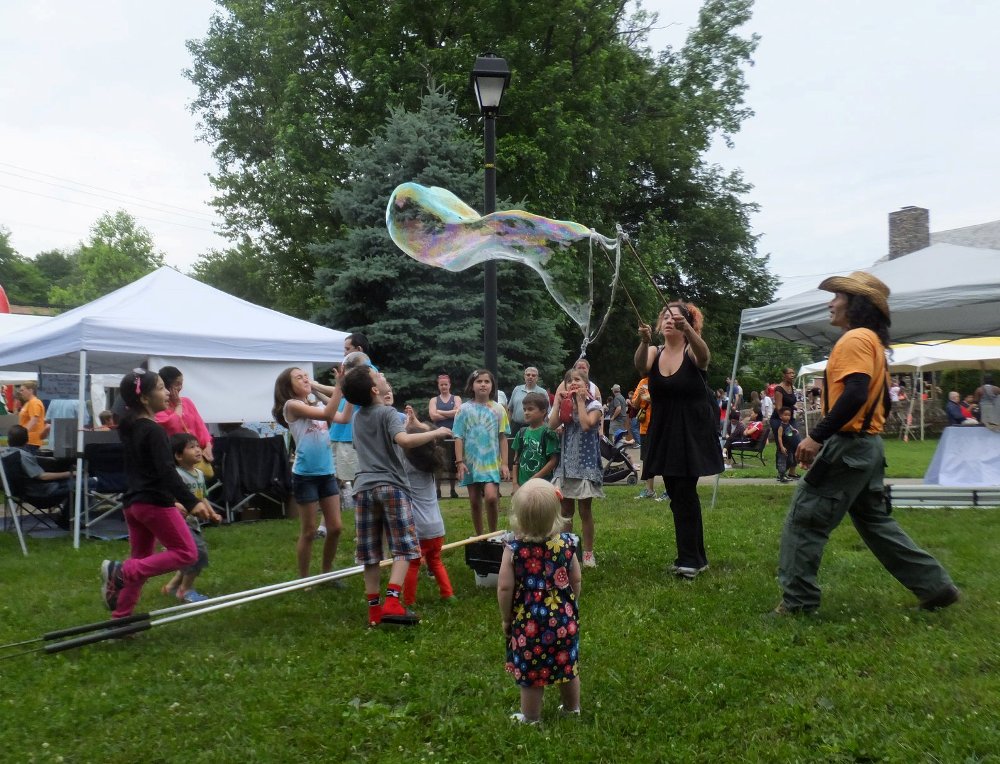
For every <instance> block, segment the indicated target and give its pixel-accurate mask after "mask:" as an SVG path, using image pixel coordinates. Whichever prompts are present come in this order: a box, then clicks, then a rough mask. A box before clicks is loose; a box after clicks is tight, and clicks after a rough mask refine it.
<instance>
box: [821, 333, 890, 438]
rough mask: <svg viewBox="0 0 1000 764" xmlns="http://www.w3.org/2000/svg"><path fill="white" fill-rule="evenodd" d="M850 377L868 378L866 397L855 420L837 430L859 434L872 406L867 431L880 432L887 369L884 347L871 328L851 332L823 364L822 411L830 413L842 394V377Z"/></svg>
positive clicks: (839, 341) (883, 418) (883, 413)
mask: <svg viewBox="0 0 1000 764" xmlns="http://www.w3.org/2000/svg"><path fill="white" fill-rule="evenodd" d="M851 374H867V375H868V376H869V377H870V378H871V380H870V381H869V383H868V398H867V400H866V401H865V405H864V406H862V407H861V408H860V409H858V413H857V414H855V415H854V418H853V419H851V421H850V422H848V423H847V424H846V425H845V426H844V427H842V428H841V429H840V431H841V432H861V424H862V423H863V422H864V421H865V415H866V414H867V413H868V410H869V409H870V408H871V407H872V404H875V411H874V413H873V414H872V422H871V425H870V426H869V428H868V432H870V433H879V432H882V428H883V427H884V426H885V411H884V410H883V408H884V407H883V406H882V404H881V401H882V396H883V394H884V392H885V385H886V384H887V379H888V374H889V368H888V365H887V364H886V361H885V348H884V347H883V346H882V343H881V342H880V341H879V338H878V335H877V334H875V332H873V331H872V330H871V329H851V330H850V331H848V332H845V333H844V335H843V336H842V337H841V338H840V339H839V340H838V341H837V344H836V345H834V346H833V351H832V352H831V353H830V360H829V361H827V362H826V384H825V385H823V410H824V411H829V410H830V409H832V408H833V406H834V404H836V402H837V399H838V398H840V396H841V395H842V394H843V392H844V378H845V377H847V376H849V375H851Z"/></svg>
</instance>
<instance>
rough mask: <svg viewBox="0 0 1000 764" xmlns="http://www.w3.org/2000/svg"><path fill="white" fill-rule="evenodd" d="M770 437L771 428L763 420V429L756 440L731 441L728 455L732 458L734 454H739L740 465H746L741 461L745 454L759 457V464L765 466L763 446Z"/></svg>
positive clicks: (734, 456)
mask: <svg viewBox="0 0 1000 764" xmlns="http://www.w3.org/2000/svg"><path fill="white" fill-rule="evenodd" d="M770 437H771V428H770V426H769V423H768V422H764V429H763V430H761V433H760V437H759V438H757V440H751V441H749V442H743V441H738V442H736V443H733V445H732V447H731V448H730V449H729V455H730V457H732V458H733V459H734V460H735V458H736V455H737V454H739V456H740V466H741V467H744V466H746V465H745V464H744V463H743V459H744V457H746V456H751V457H754V458H757V459H760V464H761V466H762V467H766V466H767V464H765V462H764V448H765V447H766V446H767V441H768V438H770Z"/></svg>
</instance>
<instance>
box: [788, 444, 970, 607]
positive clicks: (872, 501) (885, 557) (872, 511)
mask: <svg viewBox="0 0 1000 764" xmlns="http://www.w3.org/2000/svg"><path fill="white" fill-rule="evenodd" d="M820 459H822V460H825V461H827V462H829V464H828V465H826V470H825V472H826V474H825V475H824V476H823V478H822V480H821V481H820V484H819V485H815V486H814V485H810V484H809V483H807V482H806V481H805V480H802V481H800V482H799V485H798V486H796V489H795V494H794V495H793V496H792V504H791V507H790V508H789V510H788V517H787V518H786V519H785V526H784V529H783V530H782V533H781V552H780V554H779V559H778V583H779V584H780V585H781V590H782V597H783V602H784V605H785V607H786V608H787V609H788V610H790V611H800V610H805V611H811V610H815V609H816V608H818V607H819V599H820V588H819V585H818V583H817V581H816V579H817V575H818V573H819V564H820V561H821V560H822V558H823V549H824V547H825V546H826V542H827V541H828V540H829V539H830V533H832V532H833V529H834V528H836V527H837V526H838V525H839V524H840V521H841V520H843V519H844V514H845V513H850V515H851V521H852V522H853V523H854V527H855V528H857V530H858V533H859V534H860V535H861V538H862V540H864V542H865V544H867V545H868V548H869V549H870V550H871V551H872V553H873V554H874V555H875V557H877V558H878V561H879V562H881V563H882V565H883V566H884V567H885V569H886V570H888V571H889V572H890V573H892V575H893V576H895V577H896V579H897V580H898V581H899V582H900V583H901V584H902V585H903V586H905V587H906V588H907V589H909V590H910V591H911V592H913V593H914V594H915V595H916V596H917V597H918V598H919V599H920V600H925V599H927V598H929V597H931V596H933V595H935V594H937V593H938V592H940V591H941V590H942V589H944V588H945V587H946V586H948V585H949V584H951V583H952V581H951V578H950V577H949V575H948V573H947V571H945V569H944V568H943V567H941V564H940V563H939V562H938V561H937V560H936V559H934V558H933V557H932V556H931V555H929V554H928V553H927V552H925V551H924V550H923V549H920V548H919V547H918V546H917V545H916V544H914V543H913V541H912V539H910V537H909V536H907V535H906V533H905V532H904V531H903V529H902V528H900V527H899V523H897V522H896V521H895V520H894V519H893V518H892V517H891V516H890V515H889V513H888V512H887V511H886V507H885V500H884V496H883V477H884V475H885V452H884V450H883V445H882V438H881V437H879V436H877V435H863V436H850V435H834V436H833V437H831V438H830V439H829V440H828V441H826V443H824V444H823V448H822V449H821V450H820V453H819V456H818V457H817V464H818V463H819V461H820ZM817 474H819V473H818V472H817Z"/></svg>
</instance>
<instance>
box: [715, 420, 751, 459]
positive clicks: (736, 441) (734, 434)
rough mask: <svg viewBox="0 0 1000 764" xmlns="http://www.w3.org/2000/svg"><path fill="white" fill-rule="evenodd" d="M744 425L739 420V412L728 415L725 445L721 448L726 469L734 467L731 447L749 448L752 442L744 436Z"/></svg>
mask: <svg viewBox="0 0 1000 764" xmlns="http://www.w3.org/2000/svg"><path fill="white" fill-rule="evenodd" d="M746 431H747V428H746V425H745V424H743V422H742V421H741V420H740V412H739V411H733V412H731V413H730V414H729V434H728V436H727V437H726V445H725V446H723V447H722V457H723V461H724V462H725V464H726V467H733V466H735V464H736V463H735V462H734V461H733V450H732V449H733V446H736V447H737V448H749V447H750V446H751V445H753V441H752V440H751V439H750V438H749V437H748V436H747V434H746Z"/></svg>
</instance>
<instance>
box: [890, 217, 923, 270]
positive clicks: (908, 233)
mask: <svg viewBox="0 0 1000 764" xmlns="http://www.w3.org/2000/svg"><path fill="white" fill-rule="evenodd" d="M930 245H931V221H930V213H929V212H928V211H927V210H925V209H924V208H923V207H913V206H910V207H903V208H902V209H901V210H899V211H898V212H890V213H889V259H890V260H895V259H896V258H897V257H902V256H903V255H908V254H910V253H911V252H916V251H917V250H918V249H924V248H925V247H929V246H930Z"/></svg>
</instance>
